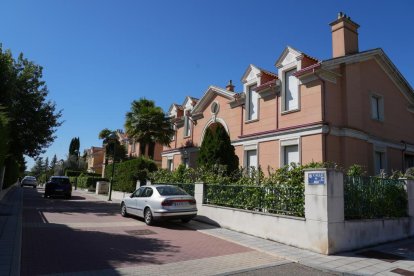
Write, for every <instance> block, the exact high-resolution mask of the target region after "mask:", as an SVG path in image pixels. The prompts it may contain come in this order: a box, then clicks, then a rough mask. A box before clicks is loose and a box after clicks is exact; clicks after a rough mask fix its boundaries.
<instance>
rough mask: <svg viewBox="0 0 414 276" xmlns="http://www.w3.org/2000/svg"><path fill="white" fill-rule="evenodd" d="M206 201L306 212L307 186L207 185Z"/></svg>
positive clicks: (270, 210)
mask: <svg viewBox="0 0 414 276" xmlns="http://www.w3.org/2000/svg"><path fill="white" fill-rule="evenodd" d="M203 194H204V198H203V203H204V204H211V205H218V206H225V207H232V208H237V209H243V210H251V211H257V212H263V213H271V214H279V215H290V216H297V217H304V216H305V196H304V188H303V186H288V185H283V184H280V185H275V186H239V185H217V184H205V185H204V193H203Z"/></svg>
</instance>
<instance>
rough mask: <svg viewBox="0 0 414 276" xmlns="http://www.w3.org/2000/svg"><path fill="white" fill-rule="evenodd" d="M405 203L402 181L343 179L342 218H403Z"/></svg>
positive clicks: (404, 188) (345, 177)
mask: <svg viewBox="0 0 414 276" xmlns="http://www.w3.org/2000/svg"><path fill="white" fill-rule="evenodd" d="M407 204H408V201H407V191H406V187H405V182H404V181H403V180H395V179H384V178H377V177H352V176H344V207H345V219H374V218H396V217H405V216H407V208H408V207H407Z"/></svg>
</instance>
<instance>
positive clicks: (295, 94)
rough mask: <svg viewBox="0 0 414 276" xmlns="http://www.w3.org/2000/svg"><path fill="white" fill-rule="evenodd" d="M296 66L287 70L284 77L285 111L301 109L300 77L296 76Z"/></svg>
mask: <svg viewBox="0 0 414 276" xmlns="http://www.w3.org/2000/svg"><path fill="white" fill-rule="evenodd" d="M295 73H296V68H295V69H291V70H288V71H285V72H284V73H283V75H284V76H283V77H284V78H283V79H284V86H283V87H284V101H283V104H284V106H283V111H291V110H296V109H299V91H298V90H299V85H298V79H297V78H296V77H295V76H294V74H295Z"/></svg>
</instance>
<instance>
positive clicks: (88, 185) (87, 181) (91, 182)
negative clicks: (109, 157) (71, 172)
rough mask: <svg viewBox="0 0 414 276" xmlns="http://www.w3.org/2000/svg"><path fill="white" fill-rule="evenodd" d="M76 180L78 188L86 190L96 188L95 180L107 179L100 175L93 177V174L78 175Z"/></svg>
mask: <svg viewBox="0 0 414 276" xmlns="http://www.w3.org/2000/svg"><path fill="white" fill-rule="evenodd" d="M77 181H78V184H77V185H78V186H77V187H78V188H83V189H88V190H95V189H96V182H98V181H108V179H106V178H102V177H93V176H79V177H78V178H77Z"/></svg>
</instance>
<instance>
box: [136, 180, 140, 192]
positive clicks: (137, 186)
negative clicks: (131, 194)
mask: <svg viewBox="0 0 414 276" xmlns="http://www.w3.org/2000/svg"><path fill="white" fill-rule="evenodd" d="M139 187H141V181H139V180H137V183H136V184H135V190H137V189H138V188H139Z"/></svg>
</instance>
